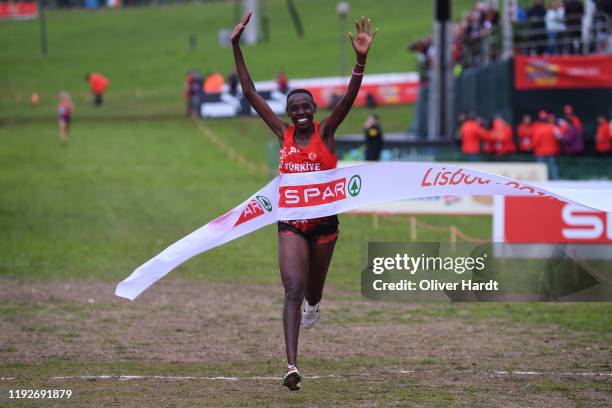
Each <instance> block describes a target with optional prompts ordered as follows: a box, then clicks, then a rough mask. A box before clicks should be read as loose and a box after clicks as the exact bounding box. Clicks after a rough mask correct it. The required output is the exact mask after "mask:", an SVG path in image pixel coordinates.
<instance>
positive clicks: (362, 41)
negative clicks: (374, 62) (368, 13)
mask: <svg viewBox="0 0 612 408" xmlns="http://www.w3.org/2000/svg"><path fill="white" fill-rule="evenodd" d="M371 26H372V24H371V22H370V19H369V18H368V20H367V24H366V18H365V17H364V16H361V23H359V21H357V20H355V29H356V31H357V35H354V34H353V33H351V32H349V38H350V39H351V43H352V44H353V49H354V50H355V53H356V54H357V56H361V57H365V56H367V55H368V50H369V49H370V45H371V44H372V41H374V37H376V33H377V32H378V28H377V29H375V30H374V32H373V33H372V34H371V35H370V29H371Z"/></svg>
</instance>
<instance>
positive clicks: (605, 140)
mask: <svg viewBox="0 0 612 408" xmlns="http://www.w3.org/2000/svg"><path fill="white" fill-rule="evenodd" d="M595 149H597V153H600V154H608V153H610V152H612V129H611V128H610V123H608V119H607V118H606V117H605V116H604V115H599V116H598V117H597V133H596V134H595Z"/></svg>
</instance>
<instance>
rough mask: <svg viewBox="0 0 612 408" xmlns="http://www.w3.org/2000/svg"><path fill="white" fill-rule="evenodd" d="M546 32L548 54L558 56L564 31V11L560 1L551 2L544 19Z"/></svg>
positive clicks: (553, 0)
mask: <svg viewBox="0 0 612 408" xmlns="http://www.w3.org/2000/svg"><path fill="white" fill-rule="evenodd" d="M544 22H545V24H546V32H547V34H548V47H547V49H546V51H547V53H548V54H560V53H561V49H562V47H561V44H562V43H563V36H564V33H565V30H566V28H567V27H566V25H565V9H564V8H563V3H562V2H561V0H552V1H551V2H550V4H549V8H548V11H547V12H546V16H545V17H544Z"/></svg>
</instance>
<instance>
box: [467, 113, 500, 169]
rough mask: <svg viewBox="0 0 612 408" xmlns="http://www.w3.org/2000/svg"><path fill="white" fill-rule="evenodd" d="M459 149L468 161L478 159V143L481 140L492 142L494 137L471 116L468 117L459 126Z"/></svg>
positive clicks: (479, 143) (480, 142)
mask: <svg viewBox="0 0 612 408" xmlns="http://www.w3.org/2000/svg"><path fill="white" fill-rule="evenodd" d="M459 132H460V134H461V151H462V152H463V154H464V155H465V157H466V158H467V160H468V161H478V160H480V145H481V144H482V142H483V141H486V140H489V141H492V142H494V141H495V137H494V136H493V135H491V134H490V133H489V132H487V131H486V130H485V129H484V128H483V127H482V126H481V125H480V123H478V121H476V119H474V118H473V117H469V118H468V119H467V120H466V121H465V122H463V124H462V125H461V128H460V131H459Z"/></svg>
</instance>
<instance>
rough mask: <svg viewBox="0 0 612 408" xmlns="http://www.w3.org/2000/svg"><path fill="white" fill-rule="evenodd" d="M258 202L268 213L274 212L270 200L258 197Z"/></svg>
mask: <svg viewBox="0 0 612 408" xmlns="http://www.w3.org/2000/svg"><path fill="white" fill-rule="evenodd" d="M257 201H258V202H259V204H261V206H262V207H263V208H265V209H266V211H268V212H270V211H272V203H271V202H270V200H268V198H267V197H264V196H257Z"/></svg>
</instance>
